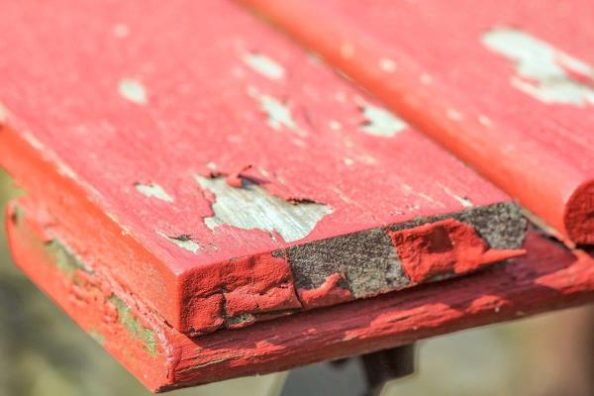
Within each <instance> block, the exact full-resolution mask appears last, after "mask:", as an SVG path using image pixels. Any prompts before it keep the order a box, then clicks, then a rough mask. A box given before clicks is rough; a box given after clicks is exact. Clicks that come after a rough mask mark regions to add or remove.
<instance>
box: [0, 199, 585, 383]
mask: <svg viewBox="0 0 594 396" xmlns="http://www.w3.org/2000/svg"><path fill="white" fill-rule="evenodd" d="M19 205H20V206H21V208H24V210H21V211H17V212H15V209H14V207H13V209H11V211H10V212H9V216H7V219H8V220H7V226H8V235H9V242H10V246H11V251H12V252H13V254H14V258H15V261H16V263H17V265H18V266H19V267H20V268H21V269H22V270H23V271H24V272H25V273H26V274H27V275H28V276H29V277H30V278H31V279H32V280H33V282H35V283H36V284H37V285H38V286H39V287H40V288H41V289H43V290H44V291H45V292H46V293H48V294H49V295H50V296H51V297H52V298H53V299H54V300H55V301H56V302H57V303H58V304H59V305H60V306H61V307H62V308H63V309H64V310H65V311H66V312H67V313H68V314H69V315H70V316H71V317H72V318H73V319H74V320H76V321H77V323H78V324H79V325H80V326H81V327H82V328H83V329H84V330H85V331H87V332H89V333H90V334H91V335H92V336H94V337H95V338H96V339H97V340H98V341H99V342H100V343H101V345H102V346H103V347H104V348H105V349H106V350H107V351H109V352H110V353H111V354H112V355H113V356H114V357H115V358H116V359H118V360H119V361H120V362H121V363H122V364H123V365H124V366H125V367H126V368H127V369H128V370H130V371H131V372H132V373H133V374H134V375H135V376H136V377H137V378H138V379H139V380H140V381H141V382H142V383H144V384H145V385H146V386H147V387H148V388H149V389H151V390H160V391H162V390H167V389H173V388H179V387H183V386H190V385H196V384H203V383H207V382H210V381H216V380H223V379H227V378H233V377H238V376H243V375H253V374H257V373H260V374H262V373H268V372H274V371H279V370H284V369H288V368H291V367H295V366H297V365H301V364H306V363H311V362H317V361H321V360H327V359H336V358H342V357H346V356H351V355H356V354H360V353H366V352H370V351H373V350H379V349H383V348H388V347H393V346H397V345H402V344H406V343H410V342H413V341H416V340H419V339H422V338H426V337H431V336H435V335H439V334H444V333H449V332H452V331H456V330H460V329H464V328H469V327H474V326H480V325H484V324H489V323H495V322H500V321H506V320H512V319H516V318H521V317H525V316H528V315H532V314H535V313H539V312H543V311H548V310H552V309H558V308H563V307H568V306H572V305H576V304H580V303H585V302H588V301H594V258H593V257H592V256H590V255H588V254H587V253H585V252H583V251H577V250H576V251H574V252H573V253H571V252H570V251H568V250H567V249H565V248H564V247H562V246H561V245H560V244H558V243H554V242H551V241H550V240H549V239H547V238H543V237H541V236H539V235H538V234H537V233H535V232H530V234H529V236H528V238H527V242H526V248H527V250H528V252H529V253H528V255H527V256H526V257H523V258H520V259H516V260H515V261H514V262H511V263H509V264H507V265H500V266H496V267H492V268H491V269H488V270H485V271H481V272H478V273H475V274H472V275H469V276H467V277H462V278H458V279H452V280H448V281H444V282H441V283H439V284H431V285H426V286H422V287H418V288H414V289H409V290H406V291H399V292H395V293H389V294H385V295H383V296H379V297H375V298H371V299H365V300H360V301H356V302H351V303H349V304H343V305H339V306H335V307H328V308H323V309H319V310H314V311H309V312H305V313H300V314H298V315H293V316H290V317H287V318H283V319H277V320H274V321H268V322H263V323H259V324H257V325H254V326H250V327H248V328H244V329H240V330H224V331H220V332H217V333H214V334H209V335H205V336H202V337H197V338H189V337H188V336H186V335H183V334H181V333H179V332H178V331H176V330H175V329H173V328H172V327H170V326H169V325H166V324H165V322H164V321H163V319H162V318H161V317H160V316H159V315H156V314H155V313H154V312H153V311H152V310H151V309H150V308H148V307H147V306H145V305H143V304H142V303H141V302H140V301H139V300H138V299H134V298H130V296H129V295H128V292H127V290H126V289H123V288H122V287H121V286H120V285H119V284H118V282H117V281H114V279H113V278H112V277H111V276H110V275H109V271H106V268H105V265H104V264H103V263H100V262H97V261H96V260H95V258H94V257H93V256H91V255H89V254H87V253H85V252H78V251H74V250H72V249H71V248H70V247H69V243H70V239H69V238H68V236H65V235H61V234H60V231H61V228H60V226H59V225H57V224H56V223H55V222H52V221H49V222H48V220H47V218H46V217H47V216H46V215H45V214H44V211H43V210H39V209H36V208H35V207H31V206H29V205H28V204H27V202H25V201H22V200H21V202H20V204H19ZM62 230H63V228H62ZM360 313H364V314H360Z"/></svg>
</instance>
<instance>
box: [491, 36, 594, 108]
mask: <svg viewBox="0 0 594 396" xmlns="http://www.w3.org/2000/svg"><path fill="white" fill-rule="evenodd" d="M482 40H483V43H484V44H485V45H486V46H487V47H488V48H489V49H491V50H492V51H494V52H496V53H498V54H501V55H503V56H505V57H506V58H508V59H510V60H511V61H513V62H514V63H515V65H516V70H517V75H516V76H513V77H512V78H511V83H512V85H513V86H515V87H516V88H518V89H519V90H521V91H523V92H525V93H527V94H528V95H531V96H533V97H535V98H536V99H538V100H541V101H543V102H545V103H559V104H568V105H576V106H586V105H594V68H592V67H591V66H590V65H587V64H585V63H583V62H582V61H580V60H578V59H576V58H573V57H572V56H570V55H568V54H566V53H564V52H563V51H560V50H559V49H557V48H555V47H553V46H552V45H551V44H549V43H547V42H545V41H542V40H539V39H538V38H536V37H534V36H532V35H531V34H529V33H527V32H523V31H520V30H517V29H512V28H497V29H494V30H491V31H489V32H487V33H485V34H484V35H483V38H482Z"/></svg>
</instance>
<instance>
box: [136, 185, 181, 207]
mask: <svg viewBox="0 0 594 396" xmlns="http://www.w3.org/2000/svg"><path fill="white" fill-rule="evenodd" d="M134 187H135V188H136V191H138V192H139V193H141V194H142V195H144V196H145V197H148V198H157V199H160V200H161V201H165V202H169V203H173V201H174V200H173V197H172V196H171V195H169V194H168V193H167V191H165V189H164V188H163V187H161V186H160V185H158V184H156V183H148V184H143V183H136V184H134Z"/></svg>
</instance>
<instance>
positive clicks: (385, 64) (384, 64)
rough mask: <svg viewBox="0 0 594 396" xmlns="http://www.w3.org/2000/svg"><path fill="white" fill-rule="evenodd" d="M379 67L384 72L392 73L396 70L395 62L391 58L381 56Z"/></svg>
mask: <svg viewBox="0 0 594 396" xmlns="http://www.w3.org/2000/svg"><path fill="white" fill-rule="evenodd" d="M379 67H380V69H381V70H383V71H385V72H386V73H394V72H395V71H396V62H394V61H393V60H392V59H388V58H382V59H380V61H379Z"/></svg>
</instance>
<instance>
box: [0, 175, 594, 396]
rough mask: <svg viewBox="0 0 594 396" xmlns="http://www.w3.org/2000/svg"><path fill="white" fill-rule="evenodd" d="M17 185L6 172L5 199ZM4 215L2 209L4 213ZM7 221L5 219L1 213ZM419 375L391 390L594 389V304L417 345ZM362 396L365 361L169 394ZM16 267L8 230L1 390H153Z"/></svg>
mask: <svg viewBox="0 0 594 396" xmlns="http://www.w3.org/2000/svg"><path fill="white" fill-rule="evenodd" d="M15 194H16V190H15V189H14V188H13V186H12V185H11V183H10V181H9V179H8V178H7V177H6V175H5V174H3V173H1V172H0V205H2V206H3V205H4V204H5V203H6V202H7V201H8V200H9V199H10V198H11V197H13V196H15ZM2 216H3V215H2ZM0 220H2V223H3V217H1V218H0ZM417 357H418V363H417V372H416V374H414V375H412V376H410V377H407V378H404V379H400V380H397V381H393V382H392V383H390V384H388V386H387V387H386V389H385V391H384V393H383V395H390V396H409V395H411V396H412V395H415V396H416V395H423V396H426V395H456V396H465V395H472V396H481V395H525V396H533V395H534V396H536V395H538V396H545V395H546V396H549V395H550V396H556V395H563V396H592V395H594V309H593V307H592V306H590V307H583V308H577V309H572V310H566V311H562V312H556V313H552V314H546V315H541V316H538V317H533V318H529V319H524V320H521V321H517V322H513V323H508V324H504V325H496V326H489V327H483V328H479V329H473V330H468V331H464V332H459V333H455V334H452V335H448V336H443V337H437V338H433V339H431V340H428V341H424V342H421V343H419V347H418V350H417ZM283 382H285V384H286V386H285V388H284V390H283V391H282V395H283V396H287V395H291V396H293V395H308V396H315V395H334V394H336V395H341V396H342V395H345V396H348V395H357V394H360V392H361V391H362V390H363V384H362V375H361V372H360V368H359V367H358V362H356V361H352V362H350V363H348V364H346V365H344V366H342V367H341V368H333V367H330V366H329V365H313V366H308V367H304V368H301V369H298V370H293V371H291V372H290V373H282V374H277V375H269V376H263V377H251V378H245V379H239V380H231V381H226V382H221V383H217V384H213V385H207V386H202V387H197V388H193V389H189V390H183V391H177V392H172V393H170V395H171V396H190V395H195V396H201V395H212V396H218V395H221V396H223V395H224V396H227V395H234V394H240V395H267V396H268V395H270V396H272V395H278V394H279V392H280V389H281V386H282V384H283ZM148 394H149V393H148V392H147V391H145V390H144V389H143V388H142V386H141V385H140V384H138V383H137V382H136V380H135V379H134V378H133V377H132V376H130V375H129V374H128V373H127V372H126V371H125V370H124V369H123V368H121V367H120V366H119V365H118V363H117V362H116V361H115V360H113V359H111V357H109V356H108V355H107V354H106V353H105V352H103V350H102V349H101V348H100V347H99V346H98V345H97V344H96V343H95V342H94V341H93V340H92V339H91V338H90V337H89V336H88V335H87V334H85V333H84V332H82V331H80V330H79V329H78V328H77V326H76V325H75V324H74V323H73V322H71V321H70V319H69V318H68V317H67V316H66V315H65V314H64V313H62V311H60V309H59V308H57V307H56V306H55V305H54V304H53V303H52V302H51V301H50V300H49V299H48V298H47V297H45V296H44V295H43V294H42V293H41V292H39V291H38V290H37V289H36V288H35V287H34V286H33V285H32V284H31V283H30V282H29V281H28V280H27V279H26V278H25V277H24V276H23V275H21V273H20V272H19V271H18V270H17V269H15V268H14V267H13V265H12V263H11V259H10V255H9V253H8V248H7V246H6V239H5V236H4V227H2V231H1V232H0V396H47V395H51V396H53V395H60V396H78V395H85V396H95V395H97V396H98V395H101V396H103V395H110V396H111V395H115V396H119V395H125V396H136V395H148Z"/></svg>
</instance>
